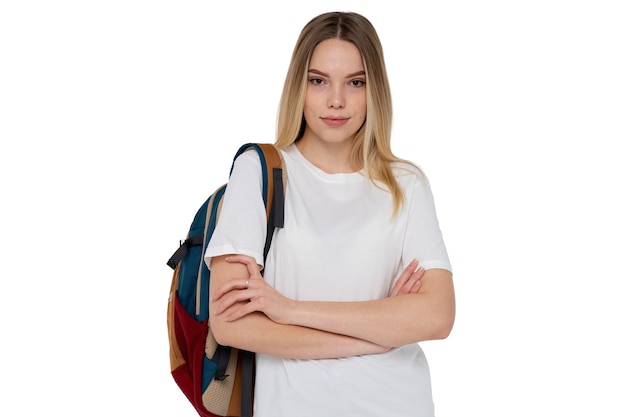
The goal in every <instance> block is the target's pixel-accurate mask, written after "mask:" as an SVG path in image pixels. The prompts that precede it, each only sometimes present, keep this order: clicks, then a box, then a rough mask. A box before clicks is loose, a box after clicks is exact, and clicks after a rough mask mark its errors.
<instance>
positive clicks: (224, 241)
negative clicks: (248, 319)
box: [204, 151, 267, 268]
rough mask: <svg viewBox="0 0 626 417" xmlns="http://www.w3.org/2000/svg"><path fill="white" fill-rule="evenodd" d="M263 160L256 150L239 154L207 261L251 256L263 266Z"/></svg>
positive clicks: (264, 219) (265, 221) (209, 262)
mask: <svg viewBox="0 0 626 417" xmlns="http://www.w3.org/2000/svg"><path fill="white" fill-rule="evenodd" d="M262 187H263V180H262V173H261V161H260V159H259V157H258V155H257V153H256V152H253V151H248V152H244V153H243V154H242V155H240V156H239V157H238V158H237V159H236V160H235V163H234V166H233V170H232V172H231V175H230V178H229V180H228V185H227V186H226V192H225V193H224V197H223V200H222V207H221V211H220V215H219V219H218V222H217V225H216V227H215V231H214V232H213V235H212V237H211V240H210V241H209V245H208V247H207V250H206V252H205V255H204V260H205V262H206V263H207V265H208V267H209V268H211V258H213V257H215V256H221V255H227V254H240V255H248V256H251V257H253V258H255V259H256V262H257V263H258V264H259V265H263V247H264V242H265V235H266V233H267V230H266V223H267V220H266V212H265V205H264V204H263V196H262Z"/></svg>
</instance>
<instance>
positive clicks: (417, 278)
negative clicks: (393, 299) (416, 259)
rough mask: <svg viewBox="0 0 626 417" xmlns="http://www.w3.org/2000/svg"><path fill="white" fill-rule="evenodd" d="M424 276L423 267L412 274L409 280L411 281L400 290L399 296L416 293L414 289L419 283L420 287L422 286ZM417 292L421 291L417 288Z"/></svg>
mask: <svg viewBox="0 0 626 417" xmlns="http://www.w3.org/2000/svg"><path fill="white" fill-rule="evenodd" d="M423 275H424V271H423V268H421V267H420V268H418V269H417V271H415V272H414V273H413V274H411V277H410V278H409V280H408V281H407V282H406V283H405V284H404V285H403V286H402V287H401V288H400V291H399V293H398V294H414V293H415V292H417V291H416V290H415V289H414V287H415V285H416V284H418V283H419V285H421V279H422V276H423ZM417 290H418V291H419V288H417Z"/></svg>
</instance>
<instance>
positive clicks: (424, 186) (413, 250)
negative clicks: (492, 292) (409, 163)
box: [403, 175, 452, 272]
mask: <svg viewBox="0 0 626 417" xmlns="http://www.w3.org/2000/svg"><path fill="white" fill-rule="evenodd" d="M408 197H409V200H408V203H409V213H408V216H409V217H408V220H407V228H406V235H405V239H404V249H403V259H404V260H405V261H404V263H406V264H408V262H410V261H411V260H412V259H417V260H418V261H419V263H420V265H421V266H422V267H424V269H434V268H441V269H446V270H448V271H450V272H452V266H451V264H450V260H449V258H448V251H447V249H446V245H445V243H444V240H443V236H442V233H441V229H440V227H439V220H438V218H437V212H436V210H435V201H434V198H433V194H432V190H431V188H430V183H429V181H428V178H427V177H426V176H424V175H422V176H418V178H417V180H416V182H415V184H414V187H413V190H412V193H411V195H410V196H408Z"/></svg>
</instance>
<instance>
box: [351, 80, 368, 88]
mask: <svg viewBox="0 0 626 417" xmlns="http://www.w3.org/2000/svg"><path fill="white" fill-rule="evenodd" d="M350 85H351V86H352V87H363V86H365V80H360V79H356V80H351V81H350Z"/></svg>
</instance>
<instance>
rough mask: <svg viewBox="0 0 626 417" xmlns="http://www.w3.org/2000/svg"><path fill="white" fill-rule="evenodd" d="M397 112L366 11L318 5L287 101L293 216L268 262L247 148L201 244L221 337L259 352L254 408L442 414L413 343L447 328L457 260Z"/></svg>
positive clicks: (284, 142) (288, 208)
mask: <svg viewBox="0 0 626 417" xmlns="http://www.w3.org/2000/svg"><path fill="white" fill-rule="evenodd" d="M391 116H392V108H391V95H390V91H389V83H388V80H387V74H386V70H385V63H384V59H383V52H382V47H381V45H380V41H379V39H378V36H377V34H376V31H375V30H374V28H373V27H372V25H371V24H370V22H369V21H368V20H367V19H366V18H364V17H363V16H361V15H359V14H355V13H340V12H336V13H327V14H323V15H320V16H318V17H316V18H314V19H313V20H311V21H310V22H309V23H308V24H307V25H306V26H305V27H304V29H303V30H302V32H301V34H300V37H299V39H298V41H297V43H296V46H295V49H294V52H293V56H292V60H291V64H290V67H289V70H288V73H287V77H286V81H285V85H284V90H283V94H282V98H281V103H280V109H279V116H278V127H277V140H276V145H277V147H278V148H279V149H281V153H282V155H283V158H284V160H285V164H286V168H287V177H288V180H287V189H286V202H285V226H284V228H283V229H279V230H277V231H276V232H275V235H274V239H273V242H272V246H271V248H270V252H269V254H268V257H267V260H266V262H265V265H264V262H263V243H264V241H265V233H266V226H265V208H264V206H263V202H262V198H261V192H260V189H261V165H260V162H259V159H258V157H257V156H256V154H255V153H253V152H247V153H246V154H244V155H243V156H242V157H240V158H238V160H237V162H236V163H235V166H234V169H233V171H232V174H231V177H230V179H229V186H228V189H227V192H226V195H225V198H224V203H223V204H224V205H223V210H222V214H221V217H220V222H219V224H218V226H217V229H216V230H215V233H214V235H213V237H212V239H211V242H210V244H209V247H208V249H207V252H206V258H205V259H206V262H207V263H208V264H209V267H210V268H211V271H212V272H211V297H212V304H211V305H212V311H211V312H210V325H211V327H212V329H213V332H214V335H215V337H216V339H217V340H218V342H219V343H221V344H224V345H229V346H234V347H237V348H241V349H245V350H250V351H253V352H257V353H258V354H257V369H256V385H255V396H254V400H255V404H254V415H255V417H283V416H284V417H307V416H311V417H321V416H324V417H329V416H340V417H346V416H355V417H357V416H358V417H365V416H372V417H381V416H399V417H402V416H406V417H409V416H411V417H415V416H433V415H434V411H433V409H434V407H433V401H432V395H431V387H430V374H429V370H428V364H427V362H426V359H425V357H424V354H423V352H422V350H421V348H420V346H419V344H418V342H421V341H424V340H433V339H442V338H445V337H447V336H448V334H449V333H450V331H451V329H452V326H453V322H454V316H455V301H454V289H453V283H452V273H451V267H450V262H449V260H448V255H447V252H446V248H445V245H444V241H443V239H442V234H441V231H440V229H439V224H438V220H437V216H436V212H435V206H434V202H433V197H432V194H431V190H430V188H429V183H428V180H427V178H426V177H425V176H424V174H423V173H422V172H421V171H420V170H419V169H418V168H417V167H416V166H415V165H413V164H412V163H410V162H408V161H405V160H401V159H399V158H397V157H396V156H394V155H393V153H392V152H391V148H390V136H391ZM252 196H254V197H252ZM255 199H256V203H250V201H251V200H255ZM417 260H419V263H418V261H417ZM262 268H264V275H263V277H262V276H261V274H260V270H261V269H262Z"/></svg>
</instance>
